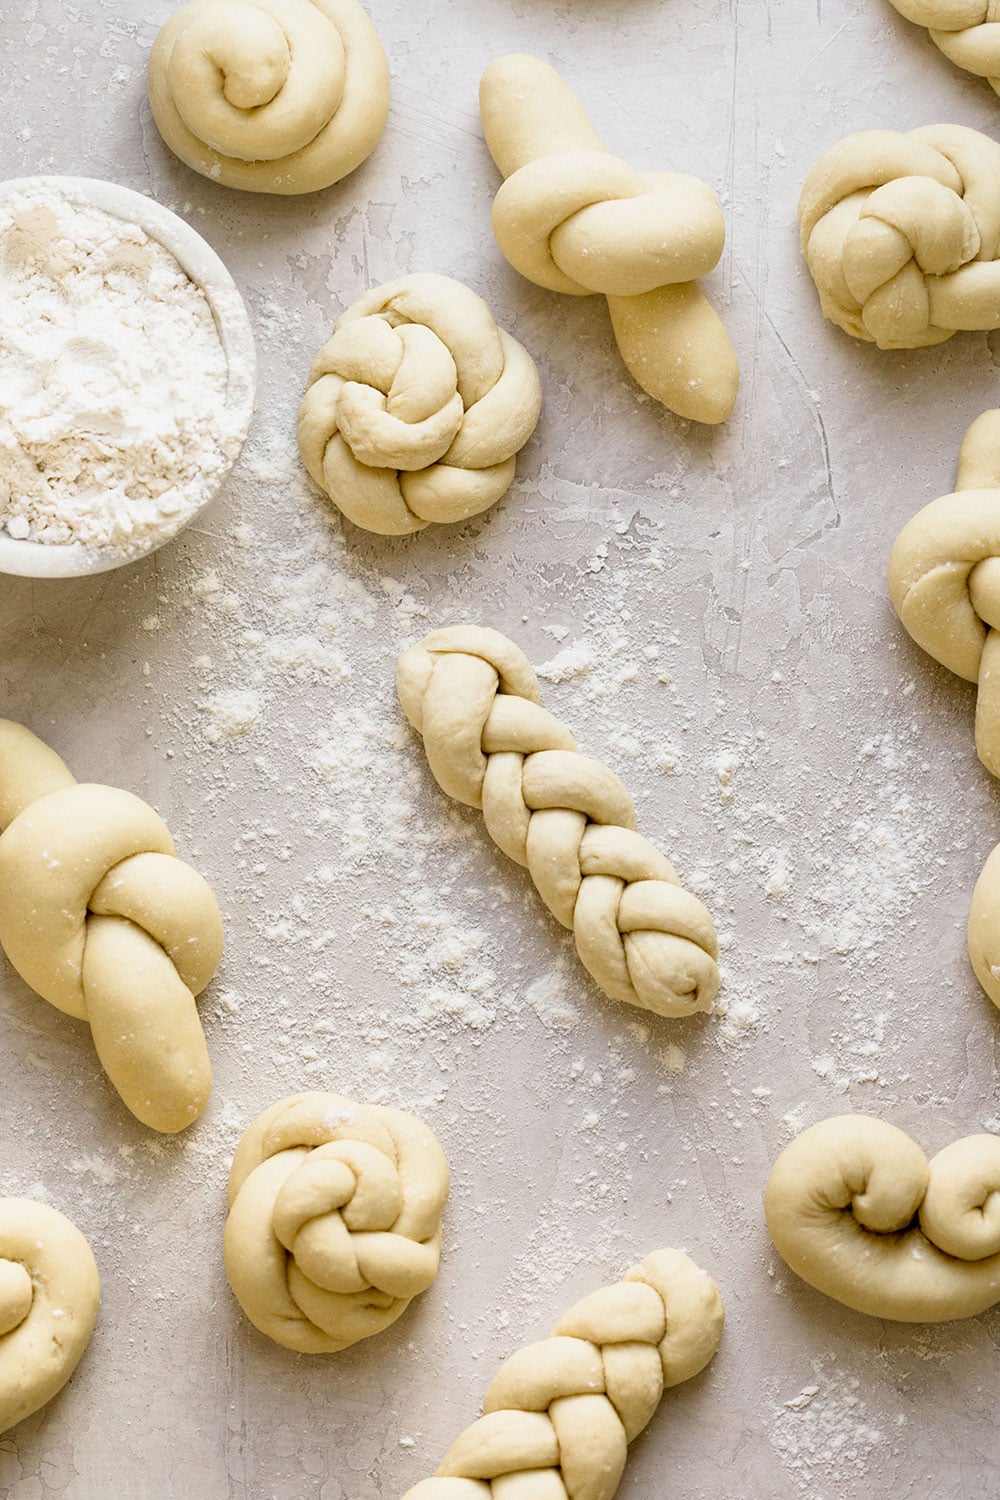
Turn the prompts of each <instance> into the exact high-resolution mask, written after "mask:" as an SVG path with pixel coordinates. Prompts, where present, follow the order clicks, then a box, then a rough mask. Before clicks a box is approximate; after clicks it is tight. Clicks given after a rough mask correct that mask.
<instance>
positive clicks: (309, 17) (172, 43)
mask: <svg viewBox="0 0 1000 1500" xmlns="http://www.w3.org/2000/svg"><path fill="white" fill-rule="evenodd" d="M148 81H149V102H150V105H151V107H152V110H153V118H154V120H155V121H156V124H157V128H158V129H159V132H160V134H161V135H162V137H163V139H164V140H165V141H166V143H167V145H168V146H169V147H170V149H171V151H173V152H174V153H175V155H177V156H179V157H180V159H181V161H183V162H186V163H187V165H188V166H189V167H193V168H194V170H195V171H196V172H201V173H202V175H203V176H204V177H210V178H211V179H212V181H213V182H221V183H223V184H224V185H225V186H226V187H231V188H242V189H243V190H244V191H245V192H248V193H283V194H290V193H314V192H317V191H318V190H319V189H320V188H326V187H330V185H331V184H332V183H334V182H339V181H340V179H341V178H342V177H346V176H347V174H348V173H349V172H353V171H354V169H355V167H358V166H360V164H361V163H362V162H363V161H364V159H365V157H366V156H368V155H370V153H371V152H372V151H373V150H374V149H375V147H376V145H377V144H378V141H379V138H380V137H381V135H382V132H383V130H384V129H385V122H386V120H387V118H388V115H389V70H388V67H387V65H386V60H385V54H384V52H383V51H382V44H381V43H380V41H379V39H378V36H377V35H376V32H375V28H374V27H373V26H372V23H371V22H370V21H369V19H368V17H367V15H366V14H365V12H364V11H363V10H362V8H361V6H360V5H359V4H358V3H357V0H191V3H190V4H189V5H185V6H184V7H183V9H181V10H179V11H178V12H177V14H176V15H175V16H173V17H172V18H171V20H169V21H168V22H167V24H166V25H165V26H164V28H163V30H162V31H161V32H160V34H159V36H158V37H157V38H156V41H155V42H154V44H153V50H152V52H151V53H150V58H149V80H148Z"/></svg>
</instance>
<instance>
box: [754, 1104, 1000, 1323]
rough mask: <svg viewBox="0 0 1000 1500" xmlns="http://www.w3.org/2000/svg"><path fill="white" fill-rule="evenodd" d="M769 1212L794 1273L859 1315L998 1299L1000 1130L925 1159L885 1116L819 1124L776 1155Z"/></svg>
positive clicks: (927, 1317) (970, 1308)
mask: <svg viewBox="0 0 1000 1500" xmlns="http://www.w3.org/2000/svg"><path fill="white" fill-rule="evenodd" d="M764 1211H765V1215H766V1218H767V1226H768V1229H769V1230H770V1232H771V1238H772V1239H773V1241H774V1243H775V1246H776V1247H777V1249H778V1252H779V1254H780V1255H781V1256H782V1257H783V1259H784V1260H785V1261H787V1263H788V1265H789V1266H790V1267H791V1268H792V1270H793V1271H794V1272H795V1273H796V1275H798V1276H801V1277H802V1279H803V1280H804V1281H807V1282H808V1283H809V1285H810V1286H814V1287H816V1288H817V1290H818V1291H821V1292H824V1293H825V1294H826V1295H827V1296H828V1297H834V1298H835V1299H836V1300H837V1301H838V1302H843V1303H844V1304H845V1305H846V1306H847V1307H852V1308H854V1309H855V1310H856V1311H857V1312H863V1313H869V1314H870V1315H871V1316H872V1317H876V1318H892V1319H895V1320H897V1321H899V1322H904V1323H939V1322H944V1321H946V1320H948V1319H950V1318H968V1317H973V1316H974V1315H975V1314H976V1313H980V1312H983V1311H984V1310H985V1309H986V1308H988V1307H992V1306H993V1305H994V1304H995V1303H997V1302H1000V1137H997V1136H994V1135H971V1136H966V1137H965V1138H964V1139H963V1140H960V1141H955V1142H954V1143H953V1144H952V1145H950V1146H946V1147H945V1148H944V1150H943V1151H939V1152H938V1154H937V1155H936V1156H935V1157H932V1159H931V1160H930V1162H928V1161H927V1158H926V1157H925V1156H924V1153H923V1152H922V1151H921V1149H920V1147H919V1146H918V1145H917V1144H916V1142H915V1141H913V1140H911V1139H910V1137H909V1136H908V1135H906V1134H905V1132H904V1131H902V1130H899V1129H897V1128H896V1126H895V1125H889V1124H887V1123H886V1122H885V1121H883V1120H876V1119H872V1118H871V1117H869V1116H867V1115H840V1116H838V1117H836V1118H834V1119H831V1120H823V1121H822V1122H821V1123H820V1124H818V1125H813V1126H810V1128H809V1129H808V1130H804V1131H803V1132H802V1134H801V1135H799V1136H797V1137H796V1139H795V1140H794V1141H793V1142H792V1143H791V1145H790V1146H787V1147H786V1148H785V1150H784V1151H783V1152H782V1153H781V1155H780V1156H779V1157H778V1160H777V1161H776V1162H775V1164H774V1166H773V1168H772V1170H771V1175H770V1178H769V1179H768V1184H767V1191H766V1193H765V1197H764Z"/></svg>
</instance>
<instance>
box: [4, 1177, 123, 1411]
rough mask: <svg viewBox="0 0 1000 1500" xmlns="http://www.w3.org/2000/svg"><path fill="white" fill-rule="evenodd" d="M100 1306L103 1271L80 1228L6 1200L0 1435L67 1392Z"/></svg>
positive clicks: (47, 1211)
mask: <svg viewBox="0 0 1000 1500" xmlns="http://www.w3.org/2000/svg"><path fill="white" fill-rule="evenodd" d="M100 1303H101V1282H100V1277H99V1276H98V1274H97V1265H96V1262H95V1261H94V1257H93V1255H92V1253H91V1249H90V1246H89V1245H88V1244H87V1241H86V1240H85V1239H84V1237H83V1235H82V1234H81V1233H80V1231H79V1229H77V1228H76V1226H75V1225H73V1224H71V1223H70V1222H69V1220H68V1219H64V1218H63V1216H62V1214H60V1213H56V1211H55V1209H54V1208H47V1207H46V1206H45V1204H44V1203H36V1202H34V1200H32V1199H28V1198H0V1434H2V1433H4V1432H7V1431H8V1429H9V1428H11V1427H15V1426H16V1425H17V1423H18V1422H23V1421H24V1418H25V1417H30V1416H31V1414H32V1412H35V1411H38V1409H39V1407H42V1406H44V1405H45V1403H46V1402H47V1401H51V1400H52V1397H53V1396H54V1395H56V1393H57V1392H58V1391H61V1390H62V1388H63V1386H64V1385H65V1384H66V1382H67V1380H69V1378H70V1376H71V1375H72V1373H73V1371H74V1370H75V1369H76V1367H77V1365H78V1364H79V1363H80V1360H81V1358H82V1356H83V1352H84V1350H85V1349H86V1347H87V1345H88V1344H89V1343H90V1336H91V1334H92V1333H93V1331H94V1324H95V1323H96V1322H97V1313H98V1309H99V1307H100Z"/></svg>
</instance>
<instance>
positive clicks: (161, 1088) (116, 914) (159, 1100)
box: [0, 719, 222, 1132]
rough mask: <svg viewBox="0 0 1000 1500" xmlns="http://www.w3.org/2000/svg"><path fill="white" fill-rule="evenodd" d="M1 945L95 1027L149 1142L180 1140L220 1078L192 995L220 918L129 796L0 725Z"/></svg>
mask: <svg viewBox="0 0 1000 1500" xmlns="http://www.w3.org/2000/svg"><path fill="white" fill-rule="evenodd" d="M0 946H2V947H3V949H4V951H5V952H6V954H7V957H8V958H9V959H10V961H11V963H12V964H13V965H14V968H15V969H16V970H17V972H18V973H19V974H20V975H21V978H22V979H24V980H25V982H26V983H27V984H30V985H31V987H32V989H33V990H35V991H37V993H38V994H39V995H41V996H42V998H43V999H44V1000H47V1001H48V1002H49V1004H50V1005H54V1006H56V1007H57V1009H59V1010H61V1011H65V1013H66V1014H67V1015H68V1016H76V1017H77V1018H78V1019H80V1020H85V1021H87V1022H89V1024H90V1029H91V1032H92V1034H93V1038H94V1045H95V1047H96V1048H97V1055H98V1057H99V1058H100V1060H101V1064H102V1066H103V1068H104V1071H105V1072H106V1073H107V1075H108V1077H109V1078H110V1079H111V1082H112V1083H113V1084H114V1086H115V1088H116V1089H117V1090H118V1093H119V1094H120V1095H121V1098H122V1100H123V1101H124V1103H125V1104H126V1105H127V1107H128V1108H129V1109H130V1110H131V1111H132V1113H133V1114H134V1115H135V1116H136V1118H137V1119H139V1120H141V1121H142V1123H143V1124H144V1125H149V1126H151V1127H152V1128H153V1129H154V1130H162V1131H165V1132H174V1131H178V1130H183V1129H184V1128H185V1126H187V1125H190V1124H191V1122H192V1120H195V1119H197V1117H198V1116H199V1115H200V1114H201V1112H202V1110H203V1109H204V1108H205V1105H206V1103H207V1101H208V1096H209V1092H210V1090H211V1086H212V1074H211V1068H210V1066H209V1061H208V1049H207V1048H206V1046H205V1036H204V1033H203V1031H202V1029H201V1022H200V1020H199V1019H198V1009H197V1006H196V1005H195V996H196V995H198V994H200V993H201V991H202V990H203V989H204V988H205V986H206V984H208V981H209V980H210V979H211V977H212V975H213V974H214V973H215V970H216V968H217V967H218V963H219V959H220V957H221V956H222V919H221V917H220V916H219V908H218V905H217V904H216V900H215V897H214V896H213V895H212V892H211V890H210V889H209V887H208V886H207V885H206V883H205V881H204V880H203V879H202V877H201V876H200V875H199V874H197V873H196V872H195V871H194V870H192V869H191V868H190V866H189V865H186V864H183V863H182V862H181V861H180V860H179V859H178V858H177V856H176V853H175V850H174V844H173V840H172V839H171V837H170V834H169V832H168V831H167V828H166V826H165V824H164V823H163V822H162V820H161V819H160V818H159V817H158V816H157V814H156V813H155V812H154V811H153V809H152V808H151V807H149V806H147V804H146V803H145V802H141V801H140V800H139V798H138V797H133V796H132V794H131V793H130V792H122V791H118V790H116V789H115V788H112V787H107V786H80V785H78V784H77V783H76V781H75V780H74V778H73V776H72V774H71V773H70V772H69V771H68V770H67V768H66V766H65V765H64V764H63V762H62V761H61V760H60V759H59V757H58V755H56V753H55V751H54V750H50V749H49V747H48V746H47V745H44V744H43V743H42V741H41V740H39V739H37V738H36V736H35V735H33V734H32V733H31V731H30V730H28V729H25V728H24V727H23V726H22V725H20V724H14V723H12V722H11V721H10V720H9V719H0Z"/></svg>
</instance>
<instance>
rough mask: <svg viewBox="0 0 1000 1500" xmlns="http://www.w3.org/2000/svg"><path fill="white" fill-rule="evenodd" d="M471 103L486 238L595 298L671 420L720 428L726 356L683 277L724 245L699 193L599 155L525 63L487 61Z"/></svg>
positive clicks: (537, 279)
mask: <svg viewBox="0 0 1000 1500" xmlns="http://www.w3.org/2000/svg"><path fill="white" fill-rule="evenodd" d="M479 104H480V112H481V114H482V121H483V133H484V135H485V137H486V144H487V146H488V147H489V150H490V155H491V156H492V157H493V160H494V161H495V162H496V164H497V166H498V167H499V169H500V171H501V172H502V173H503V175H504V177H505V178H506V179H507V180H506V181H505V182H504V184H503V186H502V187H501V188H500V191H499V192H498V193H497V197H496V202H495V203H494V205H493V232H494V234H495V235H496V238H497V243H498V244H499V246H500V249H501V250H502V251H503V253H504V255H505V256H506V257H507V259H508V260H509V261H510V263H511V265H512V266H513V267H514V269H515V270H516V271H520V273H521V275H522V276H526V277H527V278H528V280H529V281H533V282H534V283H535V284H536V286H541V287H546V288H547V289H548V290H550V291H554V292H567V293H568V294H569V295H570V296H573V297H586V296H590V295H591V294H594V293H603V295H604V296H605V297H607V299H608V308H609V310H610V313H611V323H612V327H613V328H614V334H615V338H616V339H617V341H618V348H619V349H620V351H621V355H622V358H623V359H624V361H625V363H626V365H627V366H628V369H629V371H630V373H631V374H632V376H633V378H634V379H635V380H636V381H638V383H639V385H640V386H641V387H642V389H643V390H644V391H647V392H648V393H649V395H651V396H653V397H654V398H655V399H656V400H657V401H660V402H662V403H663V405H664V406H666V407H668V408H669V409H670V410H671V411H674V412H677V413H678V415H680V416H682V417H690V418H691V419H692V420H693V421H696V422H708V423H717V422H724V421H725V420H726V418H727V417H728V416H729V415H730V413H731V412H732V409H733V406H734V405H735V402H736V389H737V386H738V384H739V371H738V369H737V365H736V356H735V354H734V353H733V347H732V344H731V343H730V341H729V335H728V334H727V333H726V330H725V328H724V327H723V325H722V322H721V320H720V318H719V316H718V314H717V313H716V312H715V310H714V309H713V307H712V306H711V304H710V303H709V302H708V301H707V299H706V298H705V296H704V295H703V294H702V292H701V291H700V290H699V288H698V285H697V282H696V279H695V278H696V277H698V276H704V275H706V274H707V272H709V271H711V270H712V268H713V267H714V266H715V265H716V263H717V262H718V259H719V257H720V255H721V254H722V248H723V244H724V242H725V235H726V230H725V224H724V222H723V218H722V213H721V211H720V209H719V204H718V201H717V199H716V197H715V194H714V193H713V192H712V190H711V188H709V187H708V186H707V185H706V184H705V183H704V182H701V181H699V179H698V178H696V177H688V176H686V175H682V174H676V173H668V172H636V171H633V169H632V168H631V167H630V166H629V165H628V164H627V163H626V162H624V161H621V160H620V159H619V158H618V157H617V156H611V155H610V154H609V153H608V152H607V151H605V149H604V146H603V145H602V143H601V140H600V138H599V136H598V135H597V132H596V131H595V130H594V127H593V125H592V124H591V122H590V120H589V119H588V118H587V115H586V114H585V112H584V110H583V108H582V106H581V104H580V101H579V100H578V99H577V97H576V95H575V94H574V93H573V91H572V89H571V88H570V87H569V85H568V84H567V83H565V82H564V80H563V79H562V78H561V77H560V76H559V74H558V73H557V72H556V71H555V69H554V68H551V67H550V66H549V64H548V63H545V62H542V61H541V60H540V59H539V58H537V57H530V56H522V55H514V56H511V57H501V58H498V59H497V60H496V61H495V62H493V63H491V64H490V66H489V67H488V68H487V70H486V72H485V74H484V75H483V79H482V83H481V85H480V89H479Z"/></svg>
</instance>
